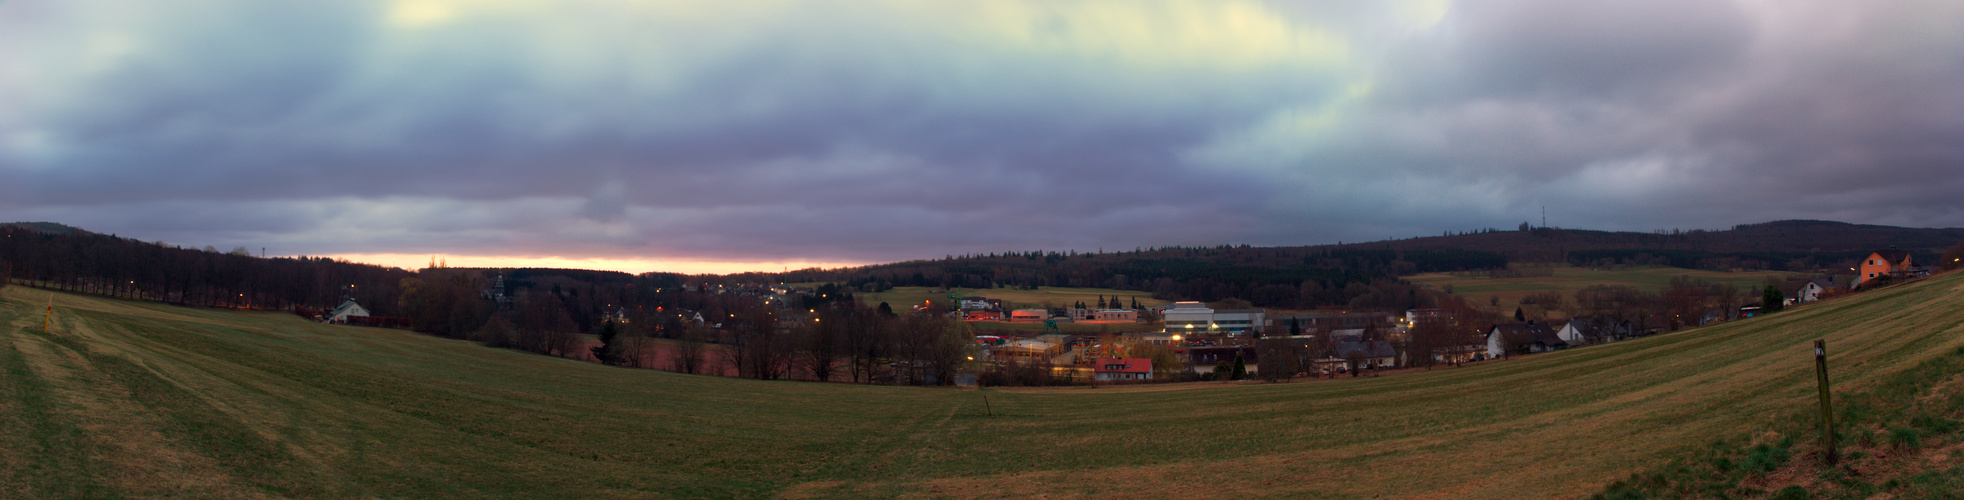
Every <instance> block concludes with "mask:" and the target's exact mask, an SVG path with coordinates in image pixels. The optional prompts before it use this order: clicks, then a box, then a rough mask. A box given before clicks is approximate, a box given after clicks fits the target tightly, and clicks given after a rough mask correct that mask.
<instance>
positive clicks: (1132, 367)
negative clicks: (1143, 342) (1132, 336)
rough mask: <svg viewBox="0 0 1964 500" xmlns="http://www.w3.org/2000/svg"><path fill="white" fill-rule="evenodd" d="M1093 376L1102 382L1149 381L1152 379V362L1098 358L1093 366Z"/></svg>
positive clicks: (1142, 359)
mask: <svg viewBox="0 0 1964 500" xmlns="http://www.w3.org/2000/svg"><path fill="white" fill-rule="evenodd" d="M1091 371H1092V374H1093V375H1092V376H1093V377H1094V378H1096V379H1097V380H1100V381H1117V380H1148V379H1151V378H1152V360H1151V359H1146V358H1098V362H1097V364H1095V365H1093V366H1092V370H1091Z"/></svg>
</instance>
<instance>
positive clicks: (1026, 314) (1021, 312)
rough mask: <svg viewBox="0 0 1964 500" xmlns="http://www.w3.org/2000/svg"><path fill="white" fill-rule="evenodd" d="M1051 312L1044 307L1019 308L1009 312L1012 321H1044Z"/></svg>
mask: <svg viewBox="0 0 1964 500" xmlns="http://www.w3.org/2000/svg"><path fill="white" fill-rule="evenodd" d="M1049 316H1050V314H1049V312H1047V311H1044V310H1042V309H1017V310H1014V311H1010V312H1009V321H1010V322H1012V323H1042V322H1043V320H1044V318H1046V317H1049Z"/></svg>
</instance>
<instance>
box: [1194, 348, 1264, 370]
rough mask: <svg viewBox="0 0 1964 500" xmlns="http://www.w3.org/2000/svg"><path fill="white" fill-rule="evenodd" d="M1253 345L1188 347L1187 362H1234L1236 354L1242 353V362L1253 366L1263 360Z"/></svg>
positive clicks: (1208, 364)
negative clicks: (1257, 354)
mask: <svg viewBox="0 0 1964 500" xmlns="http://www.w3.org/2000/svg"><path fill="white" fill-rule="evenodd" d="M1256 352H1257V351H1256V349H1255V348H1254V347H1252V346H1213V347H1190V348H1187V362H1188V363H1190V364H1193V365H1196V366H1203V367H1204V366H1214V365H1215V364H1218V363H1220V362H1222V361H1226V362H1230V363H1232V362H1234V356H1235V355H1236V354H1239V355H1241V363H1242V364H1245V365H1250V366H1253V365H1255V364H1257V363H1260V362H1261V358H1258V357H1256Z"/></svg>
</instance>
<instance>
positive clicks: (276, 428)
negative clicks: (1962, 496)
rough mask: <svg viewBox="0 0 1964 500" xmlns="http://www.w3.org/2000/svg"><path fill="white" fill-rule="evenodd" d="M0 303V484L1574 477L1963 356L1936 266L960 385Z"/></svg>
mask: <svg viewBox="0 0 1964 500" xmlns="http://www.w3.org/2000/svg"><path fill="white" fill-rule="evenodd" d="M0 295H4V298H5V300H4V301H0V373H4V377H0V497H6V498H44V497H78V496H79V497H104V496H166V495H170V496H193V497H262V496H302V497H318V496H332V497H348V496H414V497H428V496H473V497H475V496H497V497H562V498H563V497H569V496H578V497H699V496H708V497H770V496H777V497H789V498H808V497H865V496H883V497H885V496H910V497H912V496H922V497H1028V496H1036V495H1049V496H1051V497H1055V498H1071V497H1101V498H1114V497H1154V498H1158V497H1242V496H1256V497H1270V498H1367V497H1374V496H1380V495H1382V496H1388V497H1409V496H1436V497H1450V498H1520V497H1549V496H1573V495H1581V494H1588V493H1590V492H1594V491H1597V490H1599V489H1600V488H1602V487H1603V485H1605V484H1608V483H1610V482H1611V481H1614V480H1617V479H1621V478H1625V477H1627V476H1628V475H1629V474H1631V473H1633V472H1637V471H1641V470H1646V469H1647V468H1649V467H1653V466H1655V465H1656V464H1657V463H1659V462H1660V461H1662V460H1664V459H1665V458H1666V457H1671V456H1676V455H1679V454H1682V453H1684V452H1686V451H1688V450H1693V449H1698V448H1699V447H1701V446H1705V445H1706V444H1707V443H1708V442H1709V441H1710V440H1711V439H1712V438H1713V437H1714V436H1725V435H1735V434H1740V433H1752V432H1755V431H1756V430H1757V429H1762V428H1765V427H1766V426H1769V425H1772V424H1771V423H1770V422H1769V420H1768V419H1771V418H1786V417H1787V416H1790V415H1793V414H1795V412H1796V410H1795V409H1796V408H1799V409H1803V410H1804V409H1805V408H1807V405H1811V404H1813V403H1814V400H1813V397H1814V385H1813V384H1814V379H1813V372H1812V370H1813V365H1812V355H1811V351H1810V348H1809V343H1810V342H1811V341H1812V340H1813V339H1817V338H1826V339H1827V340H1828V343H1829V345H1830V349H1832V351H1831V352H1833V353H1834V357H1833V358H1832V364H1833V366H1834V369H1835V387H1836V390H1837V391H1856V390H1862V389H1864V388H1866V387H1868V386H1870V385H1872V384H1876V383H1877V381H1879V380H1883V379H1885V378H1886V377H1889V376H1891V375H1893V374H1898V373H1901V372H1903V371H1904V370H1908V369H1909V368H1910V367H1913V366H1916V365H1918V364H1919V363H1922V362H1925V361H1927V360H1930V359H1934V358H1936V357H1938V356H1941V355H1943V353H1947V352H1951V351H1954V350H1955V349H1957V348H1959V347H1964V307H1960V305H1964V273H1959V274H1953V275H1947V276H1942V277H1937V278H1934V279H1931V280H1928V281H1924V282H1921V283H1915V284H1910V285H1906V286H1900V287H1895V288H1889V289H1883V290H1879V291H1875V292H1869V293H1865V294H1861V295H1858V296H1853V297H1849V298H1845V299H1838V300H1833V301H1828V302H1825V303H1822V304H1818V305H1811V306H1807V307H1803V308H1799V309H1796V310H1792V311H1789V312H1783V313H1780V314H1775V315H1770V316H1766V317H1762V318H1755V319H1751V320H1745V321H1736V322H1731V323H1728V324H1725V325H1722V326H1715V327H1708V328H1702V329H1692V330H1686V331H1681V332H1676V333H1670V334H1664V335H1659V336H1655V337H1649V338H1645V339H1640V340H1634V341H1628V342H1621V343H1616V344H1609V345H1604V346H1595V347H1587V348H1580V349H1571V350H1567V351H1559V352H1554V353H1549V354H1540V355H1533V356H1527V357H1522V358H1518V359H1512V360H1508V361H1501V362H1495V363H1489V364H1483V365H1476V366H1468V367H1462V368H1453V369H1438V370H1433V371H1430V372H1419V373H1411V374H1404V375H1398V376H1389V377H1380V378H1363V379H1338V380H1323V381H1314V382H1300V383H1290V384H1233V385H1224V384H1191V385H1172V386H1149V387H1137V388H1118V389H1114V388H1095V389H1094V388H1077V389H1031V390H994V389H991V390H987V391H975V390H952V389H935V388H906V387H872V386H854V385H843V384H814V383H795V382H757V381H747V380H736V379H727V378H715V377H703V376H686V375H676V374H672V373H664V372H654V371H643V370H628V369H620V368H613V367H605V366H598V365H593V364H587V363H580V362H574V361H569V360H562V359H554V358H547V357H541V356H535V355H528V354H522V353H518V352H513V351H503V350H492V349H485V348H482V347H479V346H476V345H473V344H470V343H466V342H460V341H451V340H443V339H436V338H431V337H426V336H422V335H417V334H413V333H408V332H403V331H397V330H384V329H367V328H352V327H342V326H328V325H318V324H312V323H307V322H304V321H301V320H300V319H299V318H295V317H293V316H291V315H286V314H276V313H247V312H230V311H213V310H201V309H188V308H179V307H171V306H164V305H157V304H148V303H134V302H123V301H115V300H107V299H99V298H87V297H78V296H70V295H60V296H58V297H57V298H56V321H55V324H54V327H53V329H52V332H51V333H48V334H43V333H41V319H42V318H41V316H42V314H41V313H42V309H43V307H44V304H45V303H46V301H47V300H48V297H49V293H48V292H44V291H39V290H32V289H23V288H18V287H15V288H8V289H6V290H5V291H4V293H3V294H0ZM1093 300H1095V297H1094V298H1093ZM984 396H986V397H987V398H988V399H987V402H986V403H985V401H984V399H983V397H984ZM985 404H986V405H987V406H985ZM991 412H992V413H993V415H991ZM1801 414H1804V412H1803V413H1801ZM1953 455H1956V456H1957V458H1946V459H1945V460H1950V461H1961V460H1964V453H1957V454H1953Z"/></svg>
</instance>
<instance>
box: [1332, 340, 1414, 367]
mask: <svg viewBox="0 0 1964 500" xmlns="http://www.w3.org/2000/svg"><path fill="white" fill-rule="evenodd" d="M1332 351H1333V352H1334V353H1335V354H1336V355H1337V359H1342V360H1345V361H1348V360H1351V359H1356V360H1358V361H1357V367H1358V368H1391V367H1393V366H1397V364H1398V350H1397V349H1393V348H1392V347H1391V342H1389V341H1384V340H1367V341H1361V342H1338V343H1336V349H1333V350H1332Z"/></svg>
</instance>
